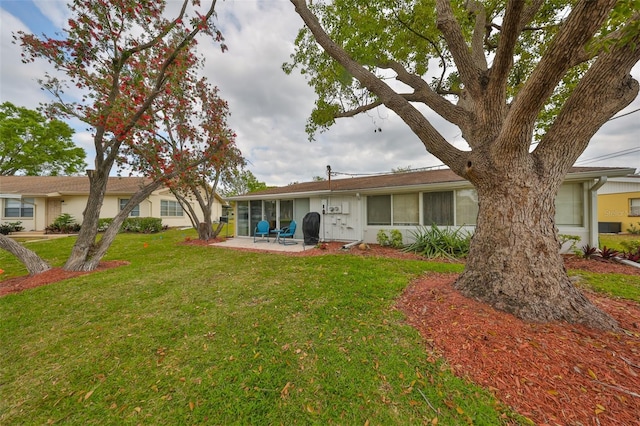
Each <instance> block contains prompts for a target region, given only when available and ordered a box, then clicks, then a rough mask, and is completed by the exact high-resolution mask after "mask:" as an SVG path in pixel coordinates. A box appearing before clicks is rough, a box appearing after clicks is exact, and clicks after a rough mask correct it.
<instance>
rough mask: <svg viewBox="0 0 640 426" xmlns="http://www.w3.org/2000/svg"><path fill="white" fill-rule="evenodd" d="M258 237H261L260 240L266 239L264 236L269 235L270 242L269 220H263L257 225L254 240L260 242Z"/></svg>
mask: <svg viewBox="0 0 640 426" xmlns="http://www.w3.org/2000/svg"><path fill="white" fill-rule="evenodd" d="M256 237H261V240H260V241H264V237H267V242H269V222H267V221H266V220H261V221H260V222H258V224H257V225H256V229H255V231H253V242H254V243H256V242H258V241H257V240H256Z"/></svg>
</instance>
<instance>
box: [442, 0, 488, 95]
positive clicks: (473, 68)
mask: <svg viewBox="0 0 640 426" xmlns="http://www.w3.org/2000/svg"><path fill="white" fill-rule="evenodd" d="M436 11H437V14H438V29H439V30H440V31H441V32H442V34H443V35H444V38H445V40H446V42H447V45H448V46H449V51H450V52H451V55H452V56H453V61H454V62H455V64H456V67H457V69H458V73H459V74H460V78H461V79H462V82H463V83H464V86H465V89H466V90H468V91H469V93H470V94H471V97H472V98H477V97H479V95H480V90H481V86H480V74H481V71H482V70H481V69H480V68H478V66H477V64H476V63H475V62H474V58H473V56H472V53H471V51H470V50H469V46H468V45H467V43H466V42H465V40H464V35H463V33H462V28H461V27H460V24H459V23H458V21H457V20H456V17H455V15H454V14H453V9H451V3H450V2H449V0H437V1H436Z"/></svg>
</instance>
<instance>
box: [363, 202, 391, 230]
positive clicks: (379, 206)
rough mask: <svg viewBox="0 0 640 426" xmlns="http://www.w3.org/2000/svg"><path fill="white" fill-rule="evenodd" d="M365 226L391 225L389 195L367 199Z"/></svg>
mask: <svg viewBox="0 0 640 426" xmlns="http://www.w3.org/2000/svg"><path fill="white" fill-rule="evenodd" d="M367 225H391V195H373V196H369V197H367Z"/></svg>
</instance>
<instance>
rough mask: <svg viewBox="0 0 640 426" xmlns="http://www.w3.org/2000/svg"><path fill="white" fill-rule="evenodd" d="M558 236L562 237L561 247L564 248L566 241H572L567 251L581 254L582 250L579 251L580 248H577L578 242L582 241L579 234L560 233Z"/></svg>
mask: <svg viewBox="0 0 640 426" xmlns="http://www.w3.org/2000/svg"><path fill="white" fill-rule="evenodd" d="M558 238H559V239H560V248H561V249H562V247H564V245H565V244H566V243H570V244H569V247H567V251H570V252H572V253H574V254H579V253H580V252H579V251H578V249H577V248H576V244H578V242H579V241H580V237H579V236H578V235H567V234H560V235H559V236H558Z"/></svg>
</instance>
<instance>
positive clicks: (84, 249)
mask: <svg viewBox="0 0 640 426" xmlns="http://www.w3.org/2000/svg"><path fill="white" fill-rule="evenodd" d="M108 178H109V177H108V170H107V173H104V172H102V171H101V170H96V171H95V172H94V174H93V175H91V176H89V186H90V189H89V198H88V199H87V206H86V207H85V209H84V212H83V214H82V226H81V227H80V232H79V233H78V238H77V239H76V243H75V244H74V245H73V248H72V249H71V254H70V255H69V258H68V259H67V262H66V263H65V265H64V268H63V269H65V270H67V271H93V270H94V269H95V268H96V267H97V266H98V265H97V263H96V264H95V265H93V262H89V263H87V260H88V259H91V258H92V257H93V252H94V250H95V248H96V247H95V244H96V237H97V235H98V219H99V218H100V210H101V209H102V203H103V201H104V194H105V192H106V189H107V181H108ZM99 260H100V259H98V261H99Z"/></svg>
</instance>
